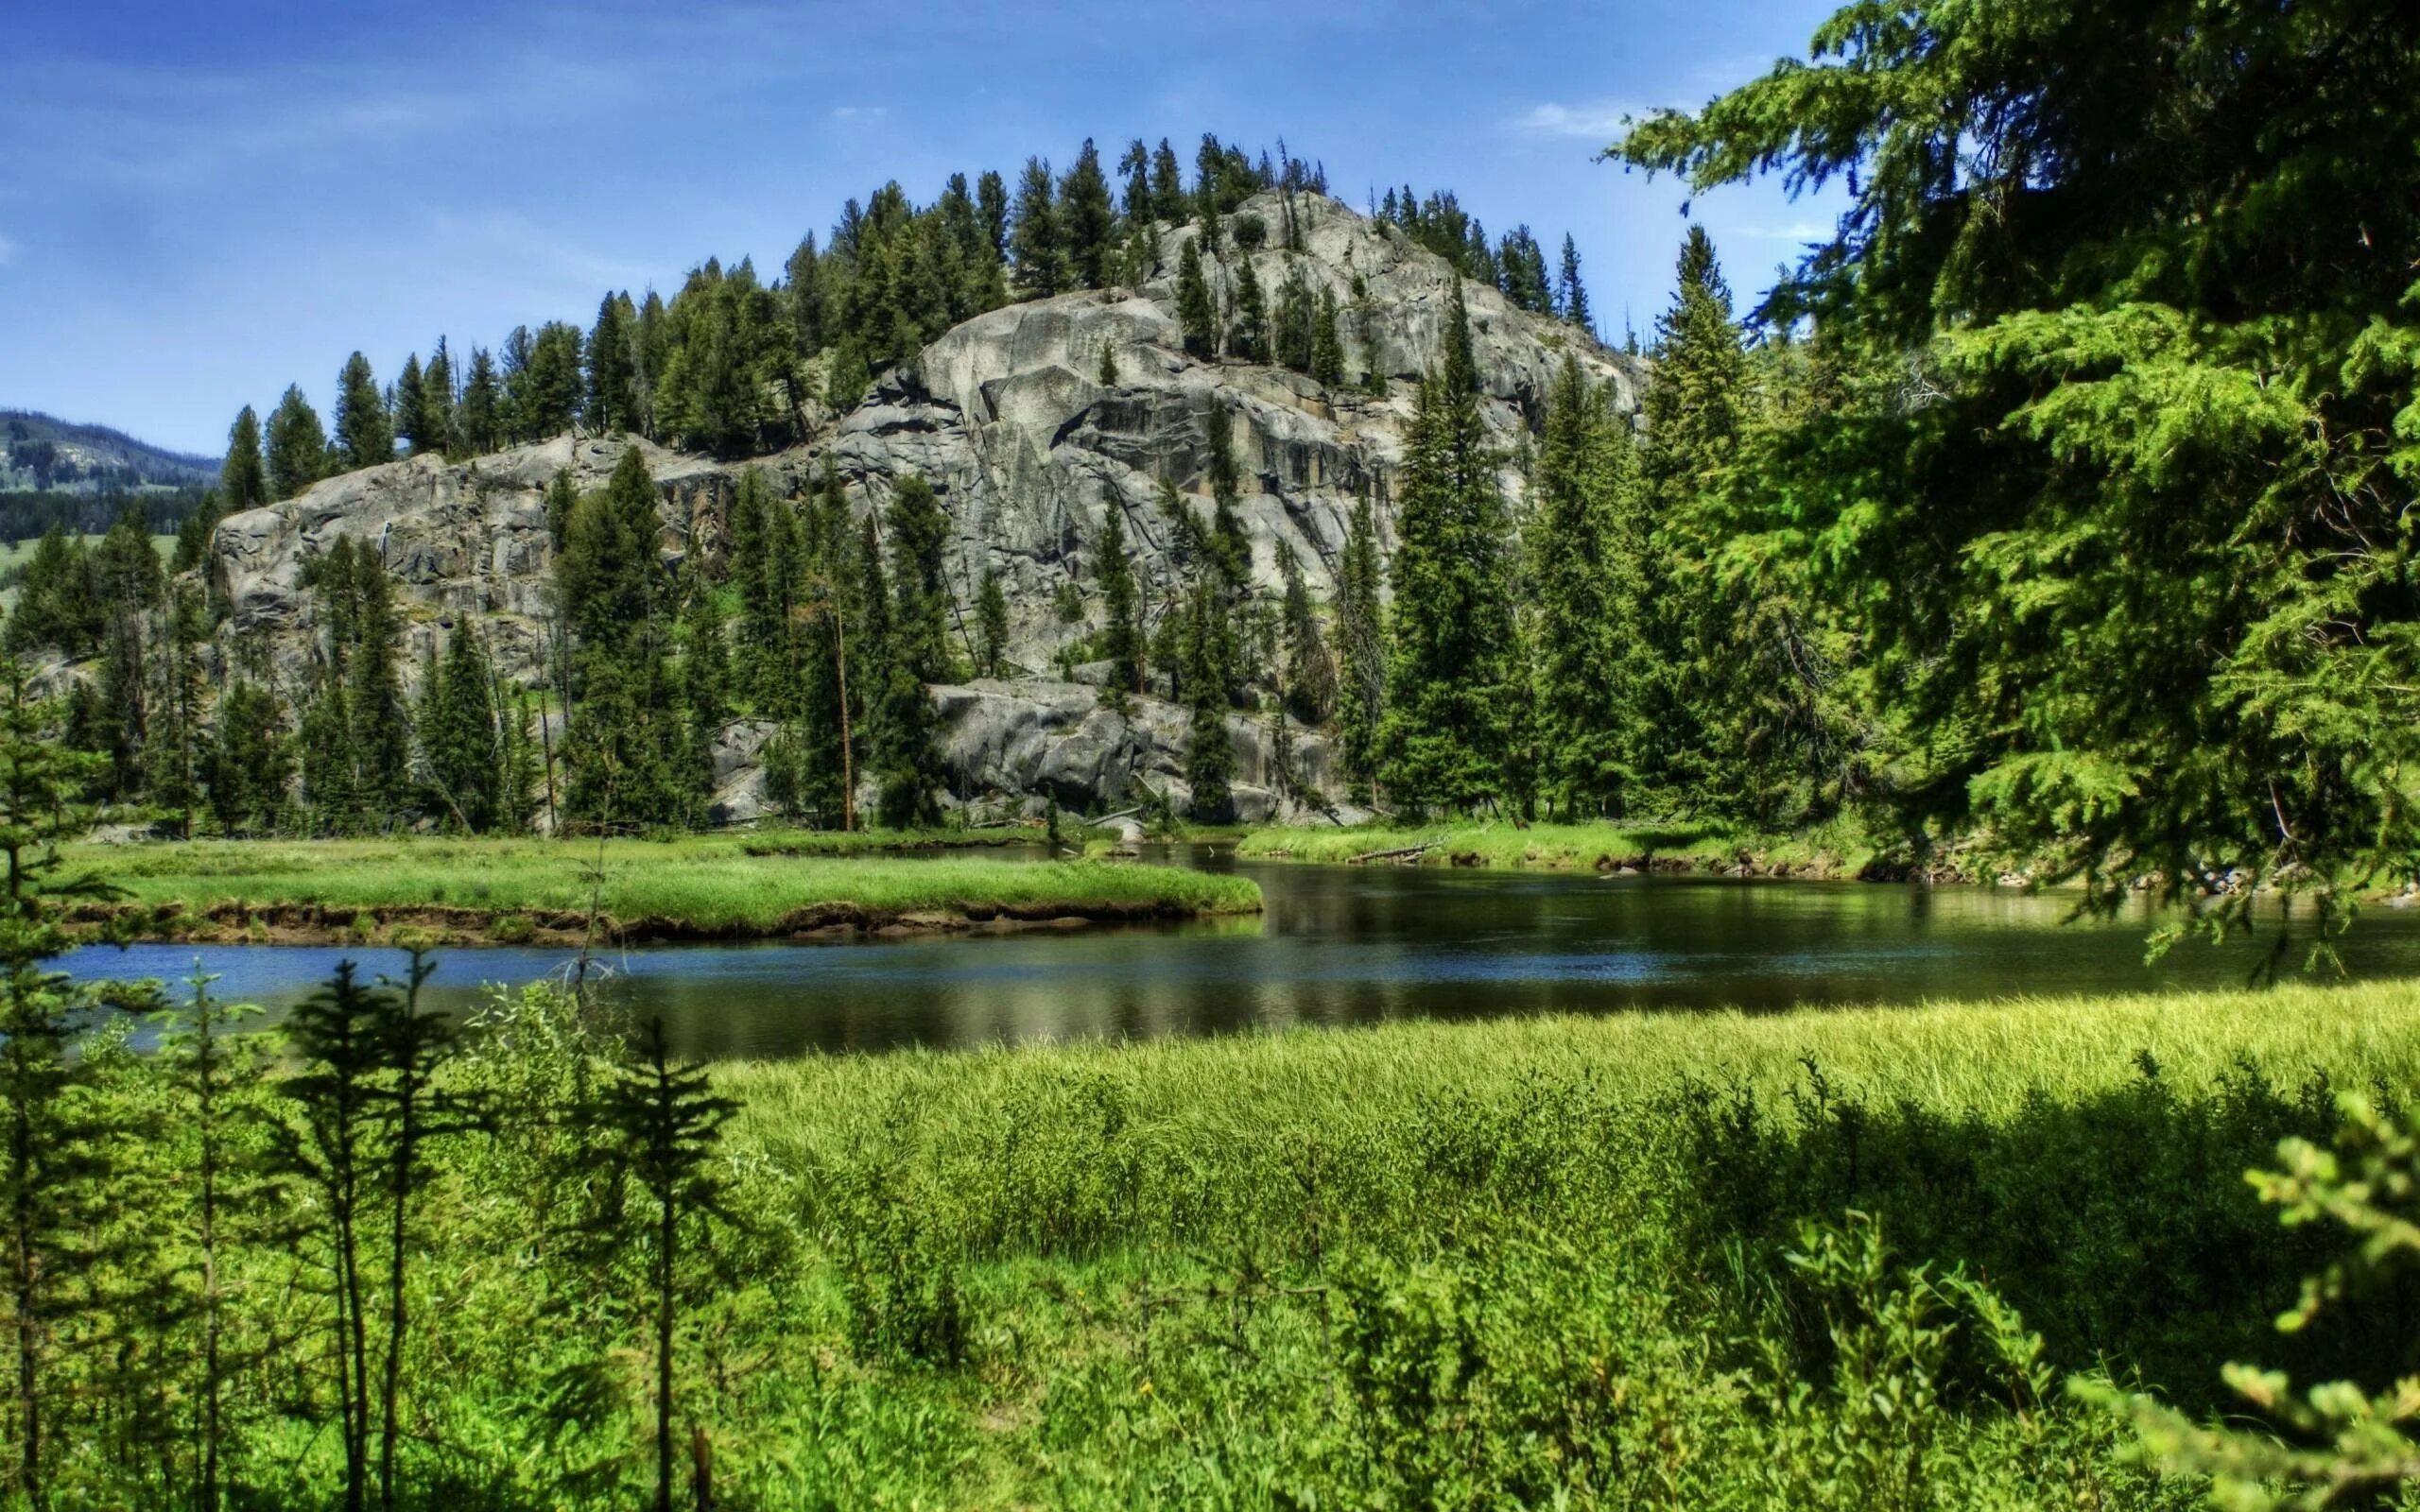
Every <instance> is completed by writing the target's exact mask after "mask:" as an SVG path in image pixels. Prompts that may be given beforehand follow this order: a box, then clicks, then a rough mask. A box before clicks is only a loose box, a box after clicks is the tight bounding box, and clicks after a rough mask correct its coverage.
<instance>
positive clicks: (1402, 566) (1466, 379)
mask: <svg viewBox="0 0 2420 1512" xmlns="http://www.w3.org/2000/svg"><path fill="white" fill-rule="evenodd" d="M1446 330H1447V342H1446V353H1445V363H1444V367H1443V370H1442V371H1439V372H1436V373H1432V374H1430V375H1429V376H1428V377H1427V378H1426V379H1424V380H1423V381H1422V383H1421V386H1420V396H1419V400H1418V403H1417V404H1416V406H1415V408H1414V411H1413V416H1412V422H1411V431H1410V435H1409V438H1407V440H1406V444H1405V457H1404V468H1403V479H1402V505H1401V512H1400V514H1399V516H1398V520H1397V524H1396V534H1397V537H1398V541H1397V545H1396V547H1395V554H1394V559H1393V561H1392V574H1393V577H1394V602H1393V606H1392V611H1391V612H1390V613H1389V615H1388V622H1387V627H1388V650H1387V697H1386V712H1385V714H1384V715H1383V724H1382V725H1381V728H1380V731H1379V740H1380V745H1381V747H1382V748H1383V750H1384V753H1385V754H1384V758H1383V763H1384V766H1383V775H1384V780H1385V782H1386V786H1387V790H1388V793H1389V796H1390V797H1391V798H1392V799H1393V800H1394V801H1395V802H1396V803H1398V804H1401V805H1404V806H1406V807H1408V808H1411V809H1414V810H1421V809H1439V810H1445V811H1455V812H1459V811H1466V810H1468V809H1471V808H1473V807H1475V806H1477V805H1479V804H1482V803H1485V802H1489V801H1492V800H1493V799H1495V798H1496V797H1497V796H1498V795H1499V793H1500V792H1501V790H1502V786H1503V777H1504V756H1505V748H1506V747H1505V741H1506V730H1505V727H1504V717H1505V702H1504V689H1505V686H1506V684H1507V682H1508V680H1509V679H1510V678H1511V675H1512V671H1513V668H1512V664H1511V658H1512V656H1513V606H1512V596H1511V587H1512V585H1511V580H1510V576H1509V572H1510V562H1509V559H1508V557H1509V550H1508V548H1509V542H1508V541H1507V539H1506V538H1507V535H1508V529H1507V521H1506V518H1505V509H1504V500H1503V496H1502V495H1501V493H1500V492H1499V491H1498V490H1497V486H1496V481H1495V455H1494V450H1493V448H1491V447H1490V446H1489V444H1488V441H1487V437H1486V433H1485V430H1484V428H1483V426H1482V425H1481V422H1480V421H1479V416H1478V391H1477V387H1476V384H1477V376H1476V373H1475V371H1474V369H1473V368H1472V363H1471V353H1470V332H1469V326H1468V323H1467V319H1466V318H1465V316H1464V313H1463V307H1462V300H1461V285H1460V284H1459V283H1457V284H1456V285H1455V291H1454V300H1453V305H1452V308H1451V312H1450V314H1449V315H1448V317H1447V322H1446Z"/></svg>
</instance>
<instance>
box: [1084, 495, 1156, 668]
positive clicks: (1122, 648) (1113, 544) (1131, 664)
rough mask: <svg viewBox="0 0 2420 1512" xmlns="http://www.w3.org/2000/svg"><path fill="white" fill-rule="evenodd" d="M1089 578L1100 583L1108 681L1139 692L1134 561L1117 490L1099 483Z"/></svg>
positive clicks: (1139, 624) (1139, 645)
mask: <svg viewBox="0 0 2420 1512" xmlns="http://www.w3.org/2000/svg"><path fill="white" fill-rule="evenodd" d="M1093 580H1094V581H1095V582H1097V583H1098V584H1099V585H1100V597H1101V610H1102V616H1103V619H1104V621H1105V623H1104V624H1103V626H1102V627H1101V643H1100V644H1101V654H1102V655H1103V656H1104V657H1106V658H1108V660H1109V664H1110V665H1109V685H1110V687H1111V688H1112V689H1113V690H1114V691H1115V692H1116V693H1118V694H1120V695H1124V694H1130V693H1132V694H1141V693H1144V692H1146V691H1147V689H1146V686H1145V684H1144V680H1143V625H1142V619H1141V615H1140V612H1139V606H1138V602H1137V599H1138V595H1137V593H1136V590H1135V583H1134V563H1133V561H1132V559H1131V558H1130V557H1129V556H1128V554H1127V546H1126V505H1125V501H1124V500H1123V499H1122V498H1120V497H1119V496H1118V492H1117V490H1116V488H1115V486H1113V485H1110V484H1106V483H1104V484H1102V485H1101V526H1100V535H1099V537H1098V539H1097V540H1096V541H1094V544H1093Z"/></svg>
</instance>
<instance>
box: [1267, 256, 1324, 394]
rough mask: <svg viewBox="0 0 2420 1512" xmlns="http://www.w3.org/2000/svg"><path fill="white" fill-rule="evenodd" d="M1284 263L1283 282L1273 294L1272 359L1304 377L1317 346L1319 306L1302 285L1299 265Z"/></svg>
mask: <svg viewBox="0 0 2420 1512" xmlns="http://www.w3.org/2000/svg"><path fill="white" fill-rule="evenodd" d="M1286 261H1287V267H1286V282H1285V283H1283V284H1280V285H1279V287H1278V291H1277V323H1276V329H1275V334H1274V341H1275V353H1274V355H1275V357H1276V360H1277V361H1278V362H1279V363H1281V364H1283V365H1284V366H1286V367H1288V368H1291V369H1294V370H1295V371H1296V372H1299V373H1305V374H1307V373H1309V372H1310V371H1311V369H1312V363H1313V358H1314V355H1315V349H1316V348H1317V346H1318V344H1319V304H1318V301H1315V300H1313V299H1312V297H1311V286H1310V284H1309V283H1306V282H1305V281H1304V278H1303V266H1302V264H1301V263H1300V262H1298V261H1296V260H1295V259H1293V258H1290V257H1289V258H1288V259H1287V260H1286Z"/></svg>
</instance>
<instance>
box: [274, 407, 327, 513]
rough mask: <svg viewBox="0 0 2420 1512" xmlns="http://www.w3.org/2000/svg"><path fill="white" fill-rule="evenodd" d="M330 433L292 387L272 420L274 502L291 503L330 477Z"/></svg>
mask: <svg viewBox="0 0 2420 1512" xmlns="http://www.w3.org/2000/svg"><path fill="white" fill-rule="evenodd" d="M327 471H328V433H327V432H326V431H325V430H323V429H321V428H320V415H319V412H318V411H317V410H315V409H313V408H312V407H311V402H310V401H309V400H307V399H305V398H303V397H302V388H301V387H299V386H295V385H288V386H287V387H286V390H285V398H284V399H281V400H279V401H278V404H277V408H276V409H274V410H272V411H271V412H270V413H269V417H268V490H269V497H271V498H273V499H290V498H292V497H294V496H295V495H296V494H298V493H300V492H302V490H304V489H307V488H309V487H310V486H311V485H312V484H314V483H317V482H319V481H320V479H321V478H322V477H325V476H326V475H327Z"/></svg>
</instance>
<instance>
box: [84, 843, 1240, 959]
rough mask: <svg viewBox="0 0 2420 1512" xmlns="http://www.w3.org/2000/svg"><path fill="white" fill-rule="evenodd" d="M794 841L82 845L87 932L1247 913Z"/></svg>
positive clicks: (1164, 876)
mask: <svg viewBox="0 0 2420 1512" xmlns="http://www.w3.org/2000/svg"><path fill="white" fill-rule="evenodd" d="M839 838H840V843H838V844H830V843H828V842H822V841H804V840H801V839H798V838H795V837H792V836H789V835H786V834H785V835H748V836H689V837H684V838H682V839H677V840H669V841H649V840H609V841H605V842H602V843H601V844H600V843H599V842H597V841H594V840H586V841H561V842H558V841H550V840H535V839H514V840H460V839H414V840H400V841H357V840H320V841H192V842H185V843H180V844H157V845H150V844H142V845H125V846H81V847H77V848H74V850H73V851H71V853H70V855H69V857H68V861H69V865H70V867H71V868H77V869H91V870H93V871H95V873H97V874H98V875H99V876H100V877H101V878H102V879H103V880H104V881H106V882H108V883H110V884H111V885H113V886H115V887H117V888H120V889H122V890H123V892H124V894H125V897H123V898H122V899H120V900H119V901H117V902H111V903H106V904H86V905H82V906H80V907H78V908H77V909H75V910H73V911H71V912H70V914H69V916H68V917H69V919H70V921H71V923H75V924H78V925H80V926H84V927H87V928H94V929H97V928H100V927H102V926H104V925H113V926H115V927H117V928H119V929H123V930H131V932H132V933H133V934H134V935H135V936H136V937H141V938H149V939H168V940H192V941H201V942H224V943H247V942H249V943H263V944H271V943H274V944H344V943H355V942H358V943H388V942H392V941H395V940H398V939H404V938H411V939H418V940H422V941H424V942H426V943H429V944H434V945H479V944H577V943H579V941H581V940H583V939H586V938H588V937H590V935H591V921H592V913H593V914H594V920H595V937H596V938H597V939H599V940H613V941H615V942H618V943H623V944H641V943H651V942H667V941H676V940H743V939H769V938H817V937H829V936H848V935H860V934H871V933H903V934H905V933H922V932H935V933H938V932H950V931H962V930H975V929H1014V928H1039V927H1071V926H1075V925H1080V924H1087V923H1136V922H1147V921H1150V920H1171V919H1200V918H1206V917H1212V916H1218V915H1232V914H1250V913H1255V912H1257V911H1258V910H1259V908H1260V891H1259V889H1258V888H1257V887H1256V886H1254V885H1253V884H1252V883H1251V882H1249V881H1247V880H1245V879H1242V878H1236V877H1217V876H1209V875H1205V874H1203V873H1201V872H1197V871H1190V870H1186V869H1184V868H1175V867H1156V866H1139V865H1132V864H1128V863H1118V862H1102V861H1066V862H1056V863H1042V862H1033V861H1010V860H1004V859H999V858H995V857H989V856H977V855H959V854H945V855H934V856H931V857H909V856H898V855H884V854H877V853H872V852H873V851H875V849H876V845H877V842H874V841H868V840H857V841H856V842H854V843H852V842H849V841H848V840H847V839H846V838H845V837H839Z"/></svg>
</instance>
